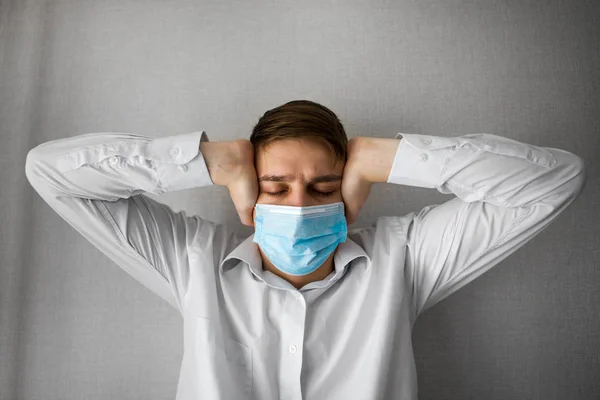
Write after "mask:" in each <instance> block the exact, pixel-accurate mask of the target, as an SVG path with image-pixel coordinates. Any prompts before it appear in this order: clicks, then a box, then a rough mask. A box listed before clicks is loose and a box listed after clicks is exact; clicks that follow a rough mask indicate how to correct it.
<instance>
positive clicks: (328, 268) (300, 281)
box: [258, 246, 337, 289]
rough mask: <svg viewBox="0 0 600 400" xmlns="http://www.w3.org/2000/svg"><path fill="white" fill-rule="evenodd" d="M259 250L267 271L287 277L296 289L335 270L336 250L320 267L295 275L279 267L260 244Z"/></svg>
mask: <svg viewBox="0 0 600 400" xmlns="http://www.w3.org/2000/svg"><path fill="white" fill-rule="evenodd" d="M336 250H337V249H336ZM258 251H259V252H260V255H261V258H262V265H263V269H264V270H265V271H269V272H272V273H273V274H275V275H277V276H279V277H281V278H283V279H285V280H286V281H288V282H289V283H290V284H291V285H292V286H294V287H295V288H296V289H300V288H302V287H303V286H305V285H308V284H309V283H311V282H316V281H322V280H323V279H325V278H326V277H327V276H328V275H329V274H330V273H331V272H333V270H334V266H333V256H334V254H335V251H334V252H333V253H331V254H330V255H329V257H327V260H325V262H324V263H323V264H321V266H320V267H319V268H317V269H316V270H314V271H313V272H311V273H310V274H307V275H301V276H295V275H290V274H286V273H285V272H283V271H281V270H280V269H278V268H277V267H276V266H274V265H273V263H272V262H271V261H270V260H269V259H268V258H267V256H266V255H265V254H264V253H263V251H262V249H261V248H260V246H258Z"/></svg>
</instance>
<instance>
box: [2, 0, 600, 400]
mask: <svg viewBox="0 0 600 400" xmlns="http://www.w3.org/2000/svg"><path fill="white" fill-rule="evenodd" d="M593 3H594V2H593V1H587V2H578V1H506V2H500V1H479V2H478V1H449V0H437V1H424V0H420V1H382V0H379V1H375V0H372V1H311V2H307V1H302V2H292V1H281V0H279V1H274V0H273V1H266V0H262V1H256V0H254V1H251V2H250V1H222V0H220V1H217V0H213V1H191V0H190V1H123V0H119V1H117V0H112V1H45V2H44V1H6V0H2V1H0V46H1V47H0V50H1V52H0V74H1V75H0V85H1V86H0V93H1V94H0V134H1V141H0V157H1V159H0V179H1V189H0V205H1V208H0V210H1V214H0V240H1V246H0V250H1V252H0V256H1V259H0V261H1V264H0V267H1V271H0V272H1V275H0V351H1V355H0V397H1V398H2V399H46V400H47V399H109V398H110V399H150V398H151V399H172V398H174V397H175V391H176V384H177V378H178V374H179V366H180V361H181V356H182V321H181V318H180V316H179V314H178V313H177V311H176V310H175V309H173V308H171V307H170V306H169V305H168V304H167V303H166V302H164V301H163V300H161V299H160V298H159V297H158V296H156V295H154V294H153V293H151V292H150V291H148V290H147V289H146V288H145V287H143V286H142V285H141V284H139V283H138V282H136V281H135V280H133V279H132V278H131V277H129V276H128V275H127V274H126V273H125V272H123V271H122V270H121V269H119V268H118V267H117V266H116V265H115V264H113V263H112V262H111V261H110V260H109V259H108V258H107V257H106V256H104V255H103V254H102V253H100V252H99V251H98V250H96V249H95V248H94V247H93V246H91V245H90V244H89V243H88V242H87V241H86V240H85V239H84V238H83V237H82V236H80V235H79V234H78V233H77V232H76V231H75V230H73V229H72V228H70V227H69V225H68V224H67V223H66V222H64V221H63V220H62V219H60V217H59V216H58V215H56V214H55V213H54V212H53V211H52V210H51V209H50V208H49V207H48V206H47V205H46V204H45V203H43V201H42V200H41V198H40V197H39V196H38V195H37V194H36V193H35V192H34V191H33V189H32V188H31V187H30V186H29V184H28V182H27V180H26V178H25V165H24V162H25V156H26V154H27V152H28V150H29V149H31V148H32V147H34V146H36V145H38V144H40V143H42V142H45V141H48V140H52V139H58V138H63V137H71V136H74V135H78V134H83V133H88V132H105V131H114V132H131V133H137V134H145V135H147V136H150V137H162V136H167V135H172V134H177V133H185V132H191V131H195V130H206V131H207V132H208V134H209V137H210V139H211V140H212V141H216V140H230V139H235V138H247V137H249V135H250V132H251V129H252V127H253V126H254V124H255V123H256V122H257V121H258V118H259V117H260V116H261V115H262V113H263V112H264V111H266V110H267V109H270V108H273V107H275V106H278V105H280V104H283V103H285V102H287V101H290V100H294V99H309V100H313V101H316V102H319V103H322V104H324V105H326V106H327V107H330V108H331V109H332V110H333V111H334V112H336V113H337V114H338V116H339V117H340V119H341V120H342V122H343V123H344V126H345V128H346V130H347V132H348V135H349V136H350V137H353V136H358V135H364V136H377V137H393V135H394V134H396V133H397V132H406V133H422V134H433V135H439V136H455V135H456V136H458V135H460V134H464V133H475V132H486V133H494V134H498V135H502V136H506V137H510V138H513V139H516V140H520V141H524V142H528V143H531V144H535V145H539V146H546V147H557V148H562V149H566V150H568V151H571V152H573V153H575V154H577V155H580V156H581V157H583V159H584V160H585V162H586V168H587V174H588V183H587V186H586V188H585V189H584V191H583V193H582V195H581V196H580V197H579V198H578V199H577V200H576V202H575V203H573V205H572V206H571V207H570V208H569V209H568V210H567V211H566V212H565V213H564V214H562V215H561V216H560V217H559V218H558V219H557V220H556V221H555V222H554V223H553V224H552V225H551V226H549V227H548V228H547V230H545V231H544V232H542V233H541V234H540V235H538V236H537V237H536V238H534V239H533V240H532V241H531V242H530V243H528V244H527V245H526V246H524V247H523V249H521V250H520V251H518V252H517V253H515V254H514V255H511V256H510V257H508V258H507V259H506V260H504V261H503V262H502V263H500V264H498V265H497V266H496V267H495V268H494V269H493V270H491V271H489V272H488V273H486V274H485V275H484V276H482V277H480V278H479V279H478V280H477V281H475V282H473V283H471V284H469V285H468V286H467V287H465V288H464V289H462V290H461V291H459V292H458V293H456V294H454V295H452V296H451V297H449V298H448V299H447V300H445V301H443V302H441V303H440V304H438V305H437V306H435V307H434V308H432V309H431V310H429V311H428V312H426V313H425V314H424V315H423V316H422V317H421V318H420V319H419V320H418V321H417V324H416V326H415V330H414V332H413V335H414V342H415V352H416V358H417V367H418V379H419V391H420V398H421V399H468V398H473V399H590V400H591V399H598V398H600V337H599V332H600V317H599V313H600V311H599V309H600V305H599V304H600V269H599V267H598V260H600V250H599V247H598V244H599V243H600V234H599V229H598V224H599V219H600V218H599V216H600V213H599V211H598V209H599V204H598V203H599V201H598V200H599V198H600V190H599V183H600V182H599V180H598V168H599V166H600V162H599V161H598V154H599V150H600V146H599V139H598V138H599V136H598V134H599V133H600V132H599V130H600V107H599V105H600V104H599V103H600V93H599V86H600V85H599V73H598V70H599V67H600V65H599V62H598V61H599V57H600V56H599V49H600V33H599V30H600V28H599V26H600V21H599V20H598V19H599V18H598V17H599V11H600V9H599V6H598V3H597V2H596V5H594V4H593ZM151 196H153V195H151ZM153 197H154V198H156V196H153ZM450 198H451V197H449V196H448V195H442V194H440V193H438V192H437V191H435V190H433V189H423V188H415V187H408V186H400V185H389V184H380V185H377V186H375V187H374V189H373V191H372V194H371V196H370V197H369V199H368V201H367V204H366V205H365V208H364V209H363V211H362V214H361V218H360V220H359V221H358V222H357V223H356V224H355V225H354V227H358V226H364V225H367V224H369V223H370V222H372V221H373V220H374V219H375V218H376V217H377V216H380V215H394V214H395V215H403V214H406V213H409V212H411V211H416V210H418V209H420V208H422V207H424V206H425V205H428V204H433V203H440V202H443V201H446V200H448V199H450ZM160 199H161V201H163V202H165V203H167V204H169V205H171V206H172V207H173V208H174V209H176V210H178V209H183V208H185V209H186V210H189V212H190V213H197V214H199V215H200V216H203V217H205V218H208V219H210V220H212V221H216V222H223V223H227V224H231V225H232V226H235V227H236V228H237V229H239V230H240V232H242V233H246V234H250V233H251V229H252V228H248V227H244V226H242V225H241V223H240V222H239V220H238V218H237V214H236V213H235V209H234V207H233V204H232V202H231V200H230V199H229V197H228V192H227V190H226V189H225V188H223V187H208V188H196V189H191V190H186V191H180V192H176V193H169V194H167V195H164V196H161V198H160ZM265 400H268V399H265Z"/></svg>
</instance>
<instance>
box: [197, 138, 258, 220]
mask: <svg viewBox="0 0 600 400" xmlns="http://www.w3.org/2000/svg"><path fill="white" fill-rule="evenodd" d="M200 151H201V152H202V155H203V156H204V159H205V161H206V166H207V167H208V171H209V173H210V177H211V180H212V181H213V183H214V184H215V185H221V186H226V187H227V189H228V190H229V195H230V196H231V200H233V204H234V205H235V209H236V210H237V213H238V215H239V217H240V220H241V221H242V224H244V225H247V226H254V219H253V217H252V211H253V209H254V205H255V204H256V200H257V199H258V177H257V174H256V169H255V167H254V146H253V145H252V143H250V141H249V140H246V139H238V140H231V141H222V142H201V143H200Z"/></svg>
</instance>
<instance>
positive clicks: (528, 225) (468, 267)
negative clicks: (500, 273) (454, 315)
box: [388, 133, 586, 319]
mask: <svg viewBox="0 0 600 400" xmlns="http://www.w3.org/2000/svg"><path fill="white" fill-rule="evenodd" d="M400 136H402V140H400V143H399V145H398V149H397V151H396V155H395V158H394V162H393V165H392V169H391V171H390V175H389V177H388V182H389V183H395V184H402V185H410V186H417V187H423V188H435V189H437V190H438V191H439V192H441V193H444V194H450V193H452V194H454V195H456V197H454V198H453V199H450V200H449V201H447V202H445V203H443V204H435V205H430V206H427V207H424V208H423V209H422V210H420V211H419V212H417V213H412V217H413V218H412V221H411V223H410V225H409V227H408V230H407V233H406V235H407V255H406V263H405V277H406V281H407V282H408V285H412V286H411V287H409V288H408V289H409V290H411V292H412V306H413V313H414V314H413V317H414V318H415V319H416V317H417V316H418V315H419V314H420V313H422V312H423V311H425V310H426V309H428V308H430V307H431V306H433V305H434V304H436V303H438V302H440V301H441V300H443V299H445V298H446V297H448V296H449V295H451V294H452V293H454V292H456V291H457V290H459V289H460V288H462V287H463V286H465V285H466V284H468V283H469V282H471V281H473V280H474V279H476V278H477V277H479V276H481V275H482V274H483V273H485V272H486V271H488V270H489V269H490V268H492V267H493V266H494V265H496V264H498V263H499V262H500V261H502V260H503V259H505V258H506V257H508V256H509V255H510V254H512V253H514V252H515V251H516V250H518V249H519V248H520V247H522V246H523V245H524V244H525V243H527V242H528V241H529V240H531V239H532V238H533V237H534V236H536V235H537V234H538V233H540V231H541V230H542V229H544V228H545V227H547V226H548V225H549V224H550V223H551V222H552V221H553V220H554V219H555V218H556V217H557V216H558V215H559V214H560V213H561V212H562V211H564V210H565V208H566V207H567V206H568V205H569V204H571V203H572V202H573V201H574V200H575V199H576V198H577V197H578V195H579V194H580V192H581V191H582V189H583V187H584V186H585V182H586V175H585V169H584V163H583V160H582V159H581V158H580V157H578V156H576V155H574V154H572V153H569V152H567V151H565V150H560V149H554V148H546V147H537V146H533V145H529V144H525V143H521V142H518V141H516V140H513V139H509V138H506V137H501V136H497V135H492V134H486V133H476V134H467V135H462V136H458V137H439V136H431V135H418V134H407V133H399V134H397V135H396V138H397V139H398V138H400Z"/></svg>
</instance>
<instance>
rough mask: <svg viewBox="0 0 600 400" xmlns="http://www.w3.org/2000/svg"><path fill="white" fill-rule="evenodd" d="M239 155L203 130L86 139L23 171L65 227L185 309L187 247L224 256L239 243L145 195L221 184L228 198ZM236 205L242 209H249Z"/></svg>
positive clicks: (52, 147) (235, 146) (34, 153)
mask: <svg viewBox="0 0 600 400" xmlns="http://www.w3.org/2000/svg"><path fill="white" fill-rule="evenodd" d="M201 149H202V151H200V150H201ZM239 149H240V141H231V142H214V143H210V142H209V141H208V137H207V136H206V134H205V132H192V133H185V134H179V135H174V136H167V137H161V138H157V139H153V138H149V137H145V136H141V135H135V134H131V133H112V132H111V133H88V134H83V135H79V136H75V137H71V138H64V139H58V140H53V141H50V142H46V143H43V144H40V145H38V146H37V147H35V148H33V149H32V150H30V151H29V153H28V154H27V159H26V165H25V172H26V176H27V178H28V180H29V182H30V183H31V185H32V186H33V188H34V189H35V190H36V191H37V192H38V194H39V195H40V196H41V197H42V199H43V200H44V201H45V202H46V203H47V204H48V205H49V206H50V207H51V208H52V209H53V210H54V211H56V212H57V213H58V214H59V215H60V216H61V217H62V218H63V219H64V220H65V221H67V223H69V224H70V225H71V226H72V227H73V228H75V229H76V230H77V231H78V232H79V233H81V234H82V235H83V236H84V237H85V238H86V239H88V240H89V241H90V242H91V243H92V244H93V245H94V246H95V247H97V248H98V249H99V250H100V251H101V252H103V253H104V254H106V255H107V256H108V257H109V258H110V259H111V260H112V261H114V262H115V263H116V264H117V265H118V266H119V267H121V268H122V269H123V270H125V271H126V272H127V273H128V274H130V275H131V276H132V277H133V278H135V279H136V280H138V281H140V282H141V283H142V284H144V285H145V286H146V287H148V288H149V289H150V290H152V291H153V292H155V293H156V294H158V295H159V296H161V297H162V298H163V299H165V300H167V301H168V302H169V303H170V304H171V305H173V306H174V307H176V308H178V309H179V310H180V311H181V310H182V301H183V298H184V294H185V292H186V290H187V286H188V281H189V276H190V265H189V261H188V251H187V250H188V248H189V247H190V246H192V247H194V249H195V251H199V252H204V253H207V254H209V253H211V252H212V250H213V249H214V248H215V247H217V248H218V249H219V251H221V252H225V251H227V250H228V249H229V248H231V246H235V245H236V244H237V243H238V242H239V239H238V238H236V237H235V235H234V233H233V232H232V231H231V230H229V229H228V228H227V227H225V226H223V225H218V224H214V223H212V222H210V221H207V220H203V219H201V218H199V217H198V216H195V215H194V216H188V215H186V213H185V211H180V212H174V211H173V210H172V209H171V208H170V207H169V206H167V205H165V204H162V203H159V202H156V201H155V200H153V199H152V198H150V197H148V196H146V195H144V194H143V193H145V192H148V193H154V194H157V195H161V194H163V193H166V192H172V191H177V190H183V189H189V188H193V187H203V186H209V185H213V184H224V183H223V182H227V184H228V185H230V186H228V187H229V189H230V193H236V192H239V189H238V188H239V187H240V186H242V184H241V183H239V182H238V181H237V180H235V179H231V178H230V175H231V173H232V171H233V172H235V171H238V170H239V168H235V165H236V163H237V162H238V161H239V159H240V157H239V151H238V150H239ZM250 153H251V152H250ZM246 164H247V162H246ZM250 164H252V160H250ZM245 186H250V187H251V186H252V184H247V183H246V184H245ZM246 192H247V193H249V192H251V189H246ZM237 197H238V198H239V197H240V196H239V195H238V196H237ZM250 202H251V200H246V203H250ZM238 203H240V201H239V200H238V202H237V203H236V208H238V209H239V208H244V207H247V206H245V205H242V206H239V205H238ZM240 215H242V214H240ZM246 218H247V217H246ZM203 267H205V268H211V267H212V266H210V265H206V266H203Z"/></svg>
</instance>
